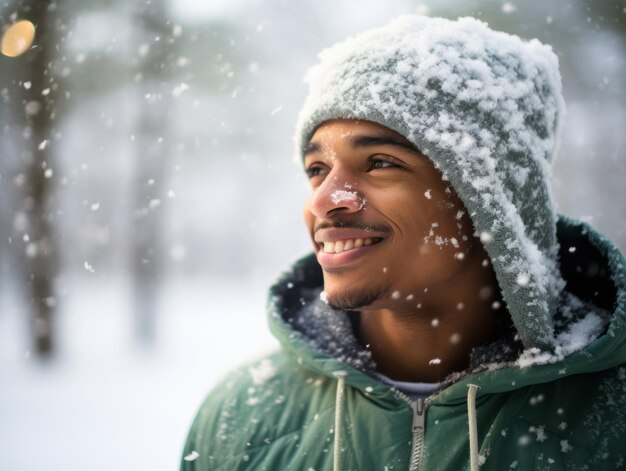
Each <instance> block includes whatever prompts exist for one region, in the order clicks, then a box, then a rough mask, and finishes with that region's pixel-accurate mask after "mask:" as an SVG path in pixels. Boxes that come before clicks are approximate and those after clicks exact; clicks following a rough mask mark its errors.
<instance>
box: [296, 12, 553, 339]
mask: <svg viewBox="0 0 626 471" xmlns="http://www.w3.org/2000/svg"><path fill="white" fill-rule="evenodd" d="M306 81H307V82H308V84H309V95H308V97H307V100H306V102H305V105H304V108H303V109H302V111H301V113H300V116H299V119H298V124H297V129H296V145H297V153H298V155H299V156H300V155H301V154H302V152H303V150H304V147H305V146H306V144H307V142H308V141H309V139H310V137H311V136H312V134H313V133H314V132H315V129H316V128H317V127H318V126H319V125H320V124H322V123H323V122H325V121H327V120H331V119H360V120H367V121H372V122H375V123H378V124H382V125H384V126H386V127H388V128H390V129H392V130H394V131H396V132H398V133H400V134H402V135H403V136H405V137H406V138H407V139H408V140H409V141H410V142H412V143H413V144H414V145H415V146H416V147H417V148H418V149H420V151H422V152H423V153H424V154H425V155H426V156H428V157H429V158H430V159H431V160H432V161H433V163H434V164H435V166H436V167H437V168H438V169H439V170H440V171H441V172H442V173H443V175H444V178H446V179H449V181H450V183H451V184H452V186H453V187H454V189H455V190H456V192H457V194H458V195H459V198H460V199H461V200H462V202H463V203H464V205H465V207H466V208H467V209H468V212H469V215H470V217H471V218H472V221H473V224H474V228H475V229H476V232H477V234H478V235H479V236H480V239H481V241H482V243H483V245H484V247H485V250H486V251H487V253H488V255H489V257H490V258H491V262H492V265H493V268H494V271H495V273H496V277H497V279H498V284H499V286H500V289H501V291H502V297H503V299H504V301H505V302H506V304H507V308H508V310H509V312H510V313H511V317H512V319H513V322H514V324H515V327H516V329H517V331H518V333H519V335H520V339H521V340H522V342H523V344H524V346H525V347H527V348H529V347H540V348H547V349H550V348H551V347H552V346H553V341H554V332H553V323H552V319H553V315H554V311H555V309H556V305H557V302H558V297H559V295H560V293H561V291H562V288H563V285H564V283H563V281H562V279H561V277H560V275H559V271H558V263H557V253H558V245H557V241H556V214H555V210H554V206H553V203H552V197H551V190H550V187H549V177H550V164H551V161H552V158H553V155H554V152H555V149H556V146H557V136H558V131H559V127H560V123H561V120H562V116H563V114H564V103H563V98H562V95H561V79H560V74H559V68H558V60H557V57H556V55H555V54H554V53H553V52H552V49H551V48H550V47H549V46H545V45H543V44H541V43H540V42H539V41H537V40H532V41H529V42H525V41H522V40H521V39H520V38H519V37H517V36H513V35H509V34H506V33H501V32H496V31H493V30H491V29H489V27H488V26H487V25H486V24H485V23H483V22H480V21H478V20H475V19H473V18H461V19H459V20H457V21H449V20H445V19H441V18H428V17H421V16H404V17H400V18H398V19H396V20H394V21H393V22H391V23H390V24H388V25H387V26H385V27H382V28H379V29H374V30H370V31H367V32H365V33H362V34H360V35H358V36H356V37H354V38H349V39H348V40H346V41H344V42H342V43H339V44H337V45H335V46H333V47H331V48H329V49H326V50H324V51H323V52H322V53H321V54H320V63H319V64H318V65H317V66H315V67H313V68H312V69H311V70H310V71H309V72H308V74H307V77H306Z"/></svg>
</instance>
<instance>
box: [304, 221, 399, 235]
mask: <svg viewBox="0 0 626 471" xmlns="http://www.w3.org/2000/svg"><path fill="white" fill-rule="evenodd" d="M328 227H334V228H347V229H362V230H365V231H371V232H381V233H383V234H389V233H391V229H390V228H389V227H387V226H384V225H382V224H375V223H369V222H361V221H351V220H349V219H336V220H334V221H322V222H320V223H319V224H316V225H315V227H314V229H313V232H314V233H315V232H317V231H319V230H320V229H326V228H328Z"/></svg>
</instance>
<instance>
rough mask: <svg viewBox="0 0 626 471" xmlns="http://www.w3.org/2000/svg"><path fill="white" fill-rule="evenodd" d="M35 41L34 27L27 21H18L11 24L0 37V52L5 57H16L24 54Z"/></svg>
mask: <svg viewBox="0 0 626 471" xmlns="http://www.w3.org/2000/svg"><path fill="white" fill-rule="evenodd" d="M34 40H35V25H34V24H32V23H31V22H30V21H28V20H20V21H18V22H16V23H14V24H12V25H11V26H10V27H9V28H8V29H7V30H6V31H5V32H4V34H3V35H2V43H1V45H0V52H2V54H4V55H5V56H7V57H18V56H21V55H22V54H24V53H25V52H26V51H28V49H30V46H32V44H33V41H34Z"/></svg>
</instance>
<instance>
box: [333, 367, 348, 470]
mask: <svg viewBox="0 0 626 471" xmlns="http://www.w3.org/2000/svg"><path fill="white" fill-rule="evenodd" d="M333 376H335V378H337V396H336V397H335V442H334V446H333V471H340V470H341V416H342V415H343V395H344V391H345V388H346V372H345V371H335V372H334V373H333Z"/></svg>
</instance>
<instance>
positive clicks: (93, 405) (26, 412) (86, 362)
mask: <svg viewBox="0 0 626 471" xmlns="http://www.w3.org/2000/svg"><path fill="white" fill-rule="evenodd" d="M270 281H271V280H267V283H265V285H264V286H261V284H260V283H259V282H256V284H255V282H246V281H245V280H239V281H237V282H234V281H233V282H232V283H227V282H216V281H215V280H207V279H204V280H199V279H194V280H178V281H176V282H174V283H170V284H168V285H167V286H166V287H165V289H164V290H163V297H162V301H161V303H160V318H159V321H158V338H157V342H156V344H155V345H154V346H153V347H151V348H150V347H140V346H138V344H137V342H135V341H134V339H133V335H132V318H131V315H130V307H129V306H130V303H129V297H128V289H127V285H126V284H124V283H122V282H116V283H113V282H108V283H103V282H100V283H97V282H91V283H86V282H81V281H77V282H75V283H72V284H70V285H69V286H70V287H71V289H70V290H69V291H68V294H67V296H66V297H65V301H64V303H65V305H64V309H63V310H62V311H61V312H62V317H60V318H59V319H58V321H59V322H58V328H59V332H58V334H59V335H58V338H59V341H60V344H59V347H60V350H59V353H58V355H57V356H56V357H55V359H53V360H52V361H50V362H46V363H43V364H42V363H41V362H39V361H38V360H36V359H34V358H33V357H32V356H31V355H30V354H29V353H28V345H26V344H25V343H24V342H25V339H26V335H24V334H25V330H26V328H27V325H26V322H24V319H22V318H21V317H20V316H21V314H20V313H21V312H22V311H21V309H19V305H17V304H16V303H15V301H14V300H12V299H10V296H9V295H8V293H7V291H8V290H7V289H5V290H4V292H3V293H2V296H1V297H0V443H1V444H2V445H0V469H12V470H37V469H48V470H61V469H62V470H65V471H72V470H85V469H89V470H93V471H96V470H107V471H110V470H120V471H123V470H152V471H157V470H172V469H177V467H178V463H179V459H180V453H181V450H182V446H183V442H184V439H185V435H186V432H187V429H188V427H189V425H190V422H191V420H192V418H193V416H194V413H195V411H196V409H197V408H198V406H199V404H200V402H201V401H202V399H203V397H204V396H205V395H206V393H207V392H208V390H209V389H210V387H211V386H212V385H213V384H215V382H216V381H217V380H219V378H220V377H221V376H222V375H223V374H224V373H226V372H227V371H228V370H230V369H232V368H234V367H236V366H237V365H239V364H241V363H242V362H247V361H250V360H253V359H254V358H256V357H258V356H260V355H262V354H263V353H265V352H268V351H271V350H273V349H275V348H277V345H278V344H277V342H276V341H275V340H274V339H273V337H272V336H271V334H270V333H269V330H268V328H267V326H266V321H265V309H264V308H265V297H266V287H267V285H269V282H270ZM5 288H6V287H5Z"/></svg>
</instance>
